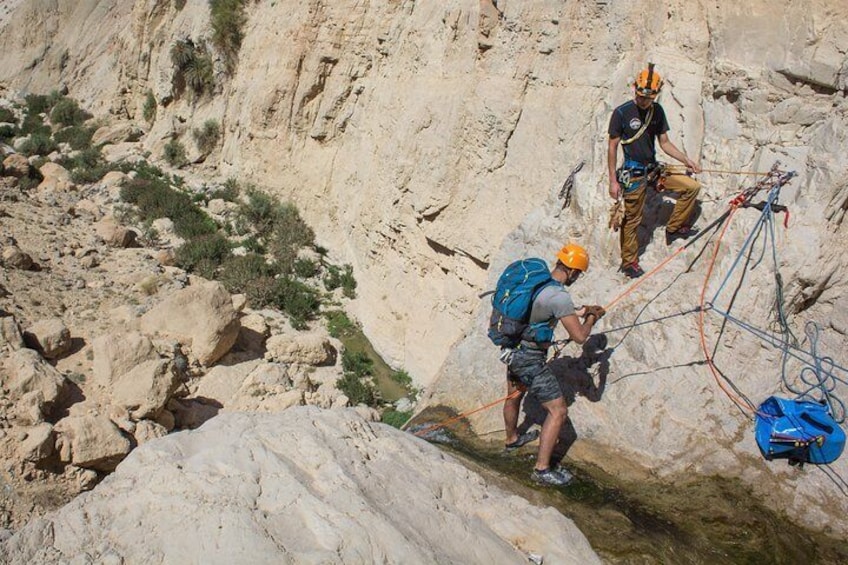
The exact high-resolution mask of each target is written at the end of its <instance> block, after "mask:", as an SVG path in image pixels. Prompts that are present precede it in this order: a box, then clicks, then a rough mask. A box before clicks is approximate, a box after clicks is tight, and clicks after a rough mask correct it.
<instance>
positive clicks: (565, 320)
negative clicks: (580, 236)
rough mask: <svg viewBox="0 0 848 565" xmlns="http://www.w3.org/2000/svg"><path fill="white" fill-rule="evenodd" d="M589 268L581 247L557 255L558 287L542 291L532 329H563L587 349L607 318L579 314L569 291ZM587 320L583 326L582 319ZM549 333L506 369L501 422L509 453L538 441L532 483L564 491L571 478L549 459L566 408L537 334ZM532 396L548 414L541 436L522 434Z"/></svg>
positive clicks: (528, 344) (524, 347)
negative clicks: (525, 405) (543, 326)
mask: <svg viewBox="0 0 848 565" xmlns="http://www.w3.org/2000/svg"><path fill="white" fill-rule="evenodd" d="M588 268H589V256H588V254H587V253H586V250H585V249H583V248H582V247H580V246H579V245H574V244H571V243H570V244H568V245H566V246H565V247H563V248H562V249H561V250H560V251H559V253H557V262H556V266H554V268H553V270H552V271H551V277H552V278H553V279H554V281H556V283H559V284H556V283H553V284H549V285H548V286H546V287H544V288H543V289H542V290H541V291H540V292H539V294H538V295H537V296H536V298H535V299H534V300H533V307H532V309H531V311H530V325H531V326H532V325H533V324H539V323H542V322H548V324H550V327H551V330H553V328H554V327H556V324H557V322H559V323H561V324H562V326H563V327H564V328H565V331H566V332H567V333H568V337H569V338H570V339H571V340H573V341H575V342H577V343H584V342H585V341H586V340H587V339H588V338H589V334H590V333H591V332H592V327H593V326H594V325H595V322H596V321H598V319H599V318H600V317H601V316H603V315H604V309H603V308H602V307H600V306H584V307H582V308H580V309H575V307H574V302H573V301H572V300H571V295H570V294H569V293H568V291H567V290H566V289H565V287H566V286H570V285H572V284H573V283H574V282H576V281H577V279H578V278H579V277H580V275H581V274H582V273H583V272H584V271H586V269H588ZM581 317H582V318H583V320H582V321H581V320H580V318H581ZM541 333H546V334H547V335H546V336H545V338H544V339H547V338H550V339H552V336H553V332H552V331H549V332H538V333H536V332H534V333H532V334H528V333H526V332H525V336H529V335H532V336H534V337H535V338H536V340H534V339H532V338H529V337H528V338H527V339H522V340H521V343H520V344H519V345H518V347H517V348H516V349H515V351H514V353H512V356H511V358H510V360H509V365H508V369H507V392H508V396H507V399H506V401H505V402H504V407H503V417H504V428H505V430H506V449H507V451H509V450H512V449H516V448H518V447H521V446H522V445H524V444H526V443H528V442H530V441H533V440H534V439H536V437H537V435H538V436H539V438H540V439H539V453H538V455H537V456H536V466H535V468H534V470H533V474H532V477H533V479H534V480H535V481H537V482H539V483H543V484H548V485H556V486H560V485H565V484H568V482H569V481H571V475H570V473H569V472H568V471H566V470H565V469H563V468H556V469H552V468H551V455H552V454H553V451H554V447H555V446H556V443H557V441H558V440H559V432H560V428H562V425H563V424H564V423H565V417H566V414H567V405H566V403H565V398H563V395H562V389H561V388H560V386H559V381H557V378H556V376H555V375H554V374H553V373H552V372H551V370H550V368H549V367H548V364H547V360H548V348H549V347H550V345H551V342H550V341H537V339H543V338H540V337H538V335H539V334H541ZM527 392H529V393H530V394H531V395H534V396H535V397H536V398H537V399H538V400H539V402H540V403H541V405H542V408H544V409H545V411H546V412H547V415H546V416H545V421H544V422H543V423H542V432H541V434H535V433H533V432H527V433H524V434H522V435H519V433H518V416H519V413H520V410H521V401H522V400H523V399H524V395H525V393H527Z"/></svg>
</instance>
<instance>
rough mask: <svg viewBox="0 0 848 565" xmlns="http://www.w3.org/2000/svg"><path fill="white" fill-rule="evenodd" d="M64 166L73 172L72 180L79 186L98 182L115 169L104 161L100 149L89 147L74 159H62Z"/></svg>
mask: <svg viewBox="0 0 848 565" xmlns="http://www.w3.org/2000/svg"><path fill="white" fill-rule="evenodd" d="M62 166H63V167H65V168H66V169H68V170H69V171H70V172H71V179H72V180H73V181H74V182H75V183H78V184H83V183H91V182H97V181H99V180H100V179H102V178H103V177H104V176H105V175H106V173H108V172H109V171H111V170H113V168H114V167H113V166H112V165H110V164H108V163H107V162H106V161H105V159H103V155H102V154H101V152H100V148H99V147H89V148H87V149H83V150H82V151H80V152H79V154H78V155H76V156H75V157H73V158H65V159H62Z"/></svg>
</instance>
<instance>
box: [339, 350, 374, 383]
mask: <svg viewBox="0 0 848 565" xmlns="http://www.w3.org/2000/svg"><path fill="white" fill-rule="evenodd" d="M342 369H344V370H345V372H349V373H353V374H355V375H356V376H358V377H366V376H370V375H372V374H374V360H373V359H371V358H370V357H369V356H368V354H367V353H365V352H363V351H356V352H352V351H350V350H348V349H345V351H344V353H343V354H342Z"/></svg>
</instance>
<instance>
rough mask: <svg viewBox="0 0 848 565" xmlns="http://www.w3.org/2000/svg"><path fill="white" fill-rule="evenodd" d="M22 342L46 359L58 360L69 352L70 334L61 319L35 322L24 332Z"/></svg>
mask: <svg viewBox="0 0 848 565" xmlns="http://www.w3.org/2000/svg"><path fill="white" fill-rule="evenodd" d="M23 337H24V341H25V342H26V343H27V345H29V346H30V347H32V348H33V349H36V350H38V351H40V352H41V354H42V355H43V356H44V357H45V358H47V359H58V358H60V357H62V356H63V355H65V354H66V353H67V352H68V351H70V350H71V332H70V330H69V329H68V328H67V327H65V322H63V321H62V319H61V318H47V319H45V320H39V321H37V322H35V323H34V324H33V325H32V326H30V327H29V329H27V330H26V331H25V332H24V336H23Z"/></svg>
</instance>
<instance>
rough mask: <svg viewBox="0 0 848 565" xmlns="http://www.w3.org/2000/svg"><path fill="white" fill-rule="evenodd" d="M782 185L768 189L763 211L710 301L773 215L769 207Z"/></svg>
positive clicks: (716, 295) (716, 297) (714, 299)
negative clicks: (763, 225)
mask: <svg viewBox="0 0 848 565" xmlns="http://www.w3.org/2000/svg"><path fill="white" fill-rule="evenodd" d="M781 186H782V185H781V184H780V183H776V184H775V185H774V186H773V187H772V189H771V190H770V191H769V194H768V198H766V204H765V206H763V211H762V213H761V214H760V217H759V219H758V220H757V223H756V224H754V227H753V228H752V229H751V232H750V233H749V234H748V237H747V238H746V239H745V243H743V244H742V248H741V249H740V250H739V253H737V254H736V259H734V261H733V265H731V266H730V270H729V271H727V275H725V277H724V280H723V281H721V284H720V285H719V287H718V290H717V291H716V292H715V294H714V295H713V299H712V301H711V302H712V303H715V302H716V300H718V295H719V294H721V292H722V291H723V290H724V287H725V286H726V285H727V283H728V281H729V280H730V277H731V275H733V271H735V270H736V267H738V266H739V262H740V261H741V260H742V256H743V255H744V254H745V251H746V250H747V249H748V247H749V246H750V245H751V241H752V240H753V239H754V236H755V235H756V234H757V233H758V232H759V230H760V229H761V227H762V224H763V223H765V222H767V221H768V219H769V217H771V216H774V212H773V211H772V209H771V205H772V202H774V200H775V199H776V198H777V195H778V193H779V192H780V187H781Z"/></svg>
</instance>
